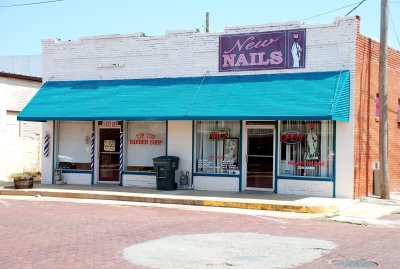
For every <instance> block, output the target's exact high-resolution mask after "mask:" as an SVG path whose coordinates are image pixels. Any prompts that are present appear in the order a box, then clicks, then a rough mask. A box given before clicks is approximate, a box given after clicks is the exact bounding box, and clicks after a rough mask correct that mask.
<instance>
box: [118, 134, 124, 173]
mask: <svg viewBox="0 0 400 269" xmlns="http://www.w3.org/2000/svg"><path fill="white" fill-rule="evenodd" d="M123 141H124V133H123V132H121V133H120V134H119V174H120V175H121V176H122V171H123V166H124V164H123V160H122V150H123V147H124V143H123Z"/></svg>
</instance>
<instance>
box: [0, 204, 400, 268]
mask: <svg viewBox="0 0 400 269" xmlns="http://www.w3.org/2000/svg"><path fill="white" fill-rule="evenodd" d="M33 199H34V198H33ZM226 232H235V233H247V232H251V233H259V234H268V235H274V236H291V237H303V238H313V239H320V240H327V241H331V242H333V243H334V244H336V245H337V247H336V248H335V249H333V250H332V251H330V252H329V253H327V254H325V255H324V256H322V257H320V258H318V259H316V260H314V261H313V262H312V263H308V264H303V265H301V266H298V267H295V268H343V267H337V266H334V265H331V264H330V261H332V260H336V259H347V258H348V259H368V260H371V261H374V262H377V263H378V264H379V267H377V268H388V269H396V268H399V264H400V251H399V243H400V229H399V228H378V227H372V226H362V225H354V224H346V223H334V222H327V221H317V220H300V219H283V218H274V217H263V216H249V215H241V214H228V213H217V212H207V211H194V210H181V209H173V208H159V207H139V206H123V205H104V204H87V203H82V204H80V203H71V202H54V201H41V198H37V201H28V200H14V199H4V198H2V197H0V269H13V268H145V267H141V266H139V265H134V264H131V263H130V262H127V261H125V260H124V259H123V250H124V249H125V248H127V247H129V246H132V245H133V244H137V243H142V242H146V241H148V240H154V239H159V238H164V237H166V236H170V235H189V234H199V233H226ZM288 244H290V242H288ZM174 247H176V246H171V251H173V249H174ZM230 268H232V267H230Z"/></svg>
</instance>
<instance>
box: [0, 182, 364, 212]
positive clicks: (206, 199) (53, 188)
mask: <svg viewBox="0 0 400 269" xmlns="http://www.w3.org/2000/svg"><path fill="white" fill-rule="evenodd" d="M0 195H24V196H38V195H40V196H43V197H63V198H80V199H101V200H116V201H129V202H145V203H164V204H178V205H193V206H208V207H226V208H242V209H257V210H272V211H283V212H296V213H319V214H334V213H338V212H341V211H343V210H345V209H346V208H349V207H351V206H353V205H354V204H356V203H357V202H358V200H352V199H339V198H322V197H308V196H299V195H286V194H276V193H272V192H259V191H244V192H217V191H198V190H175V191H160V190H155V189H149V188H136V187H120V186H115V185H95V186H87V185H41V184H35V186H34V188H33V189H24V190H15V189H14V188H13V185H12V183H11V182H2V183H1V184H0Z"/></svg>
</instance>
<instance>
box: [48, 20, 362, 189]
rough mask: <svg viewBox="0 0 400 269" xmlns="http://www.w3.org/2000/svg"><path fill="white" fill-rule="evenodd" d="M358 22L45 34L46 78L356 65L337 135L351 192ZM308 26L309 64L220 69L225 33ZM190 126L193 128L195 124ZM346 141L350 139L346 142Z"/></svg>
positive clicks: (341, 182) (342, 180)
mask: <svg viewBox="0 0 400 269" xmlns="http://www.w3.org/2000/svg"><path fill="white" fill-rule="evenodd" d="M357 27H358V19H357V18H356V17H343V18H337V19H336V21H335V22H334V23H331V24H319V25H303V24H301V23H300V22H289V23H277V24H265V25H250V26H241V27H229V28H226V29H225V31H224V32H223V33H200V32H198V31H193V30H192V31H173V32H167V33H166V35H165V36H155V37H148V36H145V35H144V34H143V33H137V34H129V35H108V36H97V37H84V38H81V39H79V40H77V41H68V42H65V41H60V40H54V39H45V40H43V41H42V46H43V64H44V66H43V78H44V81H47V80H97V79H100V80H101V79H135V78H163V77H199V76H204V75H205V74H206V72H208V73H207V74H208V75H209V76H225V75H228V76H229V75H252V74H272V73H293V72H301V73H302V72H323V71H334V70H335V71H336V70H350V71H351V97H350V98H351V102H350V104H351V107H350V111H351V112H350V122H349V123H343V124H340V125H338V127H337V140H338V141H339V142H340V143H337V148H336V156H337V165H338V167H344V168H345V169H338V171H337V181H336V182H337V185H338V186H340V188H337V193H336V195H337V197H351V196H352V194H353V183H354V180H353V179H354V177H353V172H354V166H353V162H354V154H353V152H351V151H350V152H349V150H348V148H353V147H354V144H353V137H354V122H353V111H354V107H353V106H354V83H353V81H354V74H355V55H354V51H355V47H356V33H357ZM304 28H305V29H307V47H306V68H304V69H290V70H289V69H287V70H264V71H261V70H260V71H245V72H225V73H220V72H218V47H219V46H218V38H219V36H220V35H223V34H234V33H251V32H264V31H278V30H287V29H304ZM169 130H171V131H172V128H170V127H169ZM186 131H187V132H191V129H190V131H189V130H186ZM186 131H185V132H186ZM170 137H171V138H172V137H173V136H172V135H171V136H170ZM343 141H346V143H342V142H343ZM169 143H170V142H169ZM171 143H172V142H171ZM172 144H174V143H172ZM172 144H171V145H172ZM176 149H177V150H179V152H176V153H174V154H176V155H181V154H184V155H185V156H186V154H187V152H188V150H189V151H191V148H190V149H189V148H187V149H186V148H183V147H180V148H178V147H177V148H176ZM171 150H172V148H171ZM169 151H170V149H169ZM178 153H179V154H178ZM187 161H189V160H187ZM185 166H186V165H185ZM316 188H319V187H318V186H317V187H316Z"/></svg>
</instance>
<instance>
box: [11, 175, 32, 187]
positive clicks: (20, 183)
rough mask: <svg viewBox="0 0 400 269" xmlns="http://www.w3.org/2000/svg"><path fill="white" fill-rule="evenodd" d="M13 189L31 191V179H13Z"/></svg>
mask: <svg viewBox="0 0 400 269" xmlns="http://www.w3.org/2000/svg"><path fill="white" fill-rule="evenodd" d="M14 187H15V189H32V187H33V178H32V177H28V178H20V179H14Z"/></svg>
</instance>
